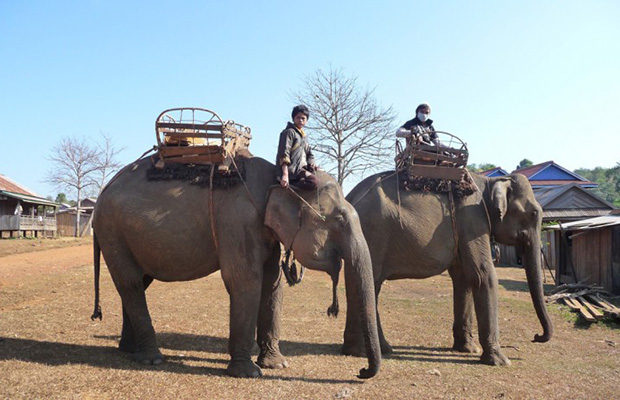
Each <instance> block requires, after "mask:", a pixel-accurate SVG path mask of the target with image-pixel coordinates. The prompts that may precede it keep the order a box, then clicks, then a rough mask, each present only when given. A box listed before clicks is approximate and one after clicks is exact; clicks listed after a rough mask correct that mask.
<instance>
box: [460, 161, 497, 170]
mask: <svg viewBox="0 0 620 400" xmlns="http://www.w3.org/2000/svg"><path fill="white" fill-rule="evenodd" d="M493 168H497V165H495V164H489V163H480V164H476V163H473V164H468V165H467V169H468V170H470V171H472V172H484V171H488V170H490V169H493Z"/></svg>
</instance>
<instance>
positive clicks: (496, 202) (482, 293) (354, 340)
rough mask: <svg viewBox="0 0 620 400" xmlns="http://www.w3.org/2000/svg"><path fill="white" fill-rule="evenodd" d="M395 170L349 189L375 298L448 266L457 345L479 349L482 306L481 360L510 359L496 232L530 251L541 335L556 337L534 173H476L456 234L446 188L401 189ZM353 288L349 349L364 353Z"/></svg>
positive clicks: (385, 346)
mask: <svg viewBox="0 0 620 400" xmlns="http://www.w3.org/2000/svg"><path fill="white" fill-rule="evenodd" d="M389 175H390V173H383V174H377V175H374V176H371V177H369V178H367V179H365V180H364V181H362V182H360V183H359V184H358V185H357V186H356V187H355V188H354V189H353V190H352V191H351V193H349V195H348V196H347V200H348V201H350V202H351V204H353V205H354V207H355V208H356V210H357V212H358V214H359V218H360V221H361V224H362V229H363V231H364V236H365V237H366V241H367V243H368V247H369V249H370V253H371V258H372V264H373V275H374V282H375V291H376V299H377V300H378V296H379V292H380V290H381V285H382V284H383V282H384V281H386V280H393V279H404V278H413V279H423V278H427V277H430V276H434V275H438V274H440V273H442V272H444V271H446V270H448V271H449V273H450V276H451V278H452V284H453V293H454V324H453V336H454V346H453V348H454V349H455V350H457V351H463V352H478V351H479V350H478V346H477V345H476V343H475V342H474V338H473V321H474V311H475V315H476V318H477V322H478V339H479V342H480V345H481V346H482V355H481V358H480V361H481V362H482V363H485V364H490V365H508V364H510V360H509V359H508V358H507V357H506V356H505V355H504V354H503V353H502V351H501V349H500V343H499V322H498V321H499V317H498V298H497V286H498V283H497V278H496V275H495V269H494V265H493V261H492V257H491V238H492V237H494V238H495V240H496V241H497V242H499V243H504V244H507V245H512V246H518V247H519V249H520V250H521V253H522V254H524V255H525V257H524V260H525V270H526V274H527V281H528V285H529V288H530V294H531V297H532V301H533V304H534V308H535V309H536V313H537V316H538V318H539V320H540V323H541V325H542V327H543V331H544V332H543V334H542V335H536V336H535V339H534V340H535V341H539V342H545V341H547V340H549V339H550V338H551V336H552V332H553V327H552V325H551V320H550V319H549V316H548V314H547V311H546V308H545V303H544V296H543V288H542V279H541V276H542V272H541V264H540V227H541V221H542V210H541V208H540V206H539V204H538V203H537V202H536V200H535V198H534V194H533V192H532V189H531V186H530V184H529V182H528V180H527V179H526V178H525V177H524V176H523V175H519V174H515V175H510V176H506V177H501V178H486V177H482V176H479V175H477V174H472V175H473V176H472V177H473V179H474V181H475V183H476V186H477V188H478V190H477V191H476V192H475V193H474V194H472V195H471V196H467V197H465V198H464V199H463V201H462V202H460V203H457V204H456V205H455V222H456V234H457V235H456V237H457V239H456V240H455V234H454V230H453V227H452V218H451V214H450V203H449V200H448V196H447V194H437V193H430V192H421V191H411V192H409V191H404V190H401V191H400V193H397V189H396V182H395V179H396V177H395V176H393V175H392V176H391V177H390V176H389ZM399 195H400V206H399V204H398V196H399ZM401 223H402V226H401ZM457 241H458V242H457ZM455 247H457V250H458V256H457V257H455ZM345 277H346V274H345ZM349 294H350V295H351V297H350V298H349V297H347V301H348V310H351V311H352V312H351V313H347V323H346V328H345V334H344V346H343V352H344V353H345V354H352V355H363V354H364V349H363V347H362V345H361V341H362V337H361V335H360V328H359V321H358V317H357V316H356V312H355V307H356V306H355V289H354V288H352V290H351V289H349V286H348V283H347V295H349ZM377 323H378V325H379V338H380V341H381V350H382V352H383V353H384V354H385V353H389V352H391V351H392V347H391V346H390V344H389V343H388V341H387V340H386V339H385V336H384V334H383V330H382V327H381V321H380V319H379V316H378V315H377Z"/></svg>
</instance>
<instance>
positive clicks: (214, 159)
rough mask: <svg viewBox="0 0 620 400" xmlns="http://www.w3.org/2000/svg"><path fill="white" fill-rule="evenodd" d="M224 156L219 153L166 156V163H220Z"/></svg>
mask: <svg viewBox="0 0 620 400" xmlns="http://www.w3.org/2000/svg"><path fill="white" fill-rule="evenodd" d="M225 159H226V158H225V157H223V156H220V155H213V156H211V155H209V156H182V157H166V158H165V159H164V161H165V162H167V163H179V164H221V163H223V162H224V161H225Z"/></svg>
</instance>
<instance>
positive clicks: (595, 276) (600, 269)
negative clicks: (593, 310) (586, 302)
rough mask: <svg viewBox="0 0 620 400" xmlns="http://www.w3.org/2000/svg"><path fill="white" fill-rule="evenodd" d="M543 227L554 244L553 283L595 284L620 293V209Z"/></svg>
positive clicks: (611, 291)
mask: <svg viewBox="0 0 620 400" xmlns="http://www.w3.org/2000/svg"><path fill="white" fill-rule="evenodd" d="M546 229H547V230H548V231H549V232H550V233H551V235H550V236H549V238H550V240H551V241H552V242H553V243H554V246H553V248H554V250H553V254H552V256H553V257H554V259H555V260H557V262H556V263H555V279H556V284H558V285H559V284H562V283H575V282H582V283H585V284H595V285H599V286H602V287H604V288H605V290H607V291H608V292H610V293H614V294H620V210H614V211H612V212H611V213H610V214H609V215H606V216H603V217H595V218H587V219H583V220H580V221H573V222H567V223H565V224H557V225H551V226H548V227H546Z"/></svg>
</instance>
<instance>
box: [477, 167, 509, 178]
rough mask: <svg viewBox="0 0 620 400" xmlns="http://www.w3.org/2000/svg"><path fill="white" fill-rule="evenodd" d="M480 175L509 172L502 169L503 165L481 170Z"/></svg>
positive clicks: (495, 174) (506, 173)
mask: <svg viewBox="0 0 620 400" xmlns="http://www.w3.org/2000/svg"><path fill="white" fill-rule="evenodd" d="M480 175H483V176H488V177H496V176H506V175H508V172H506V170H504V169H502V167H495V168H493V169H488V170H486V171H482V172H480Z"/></svg>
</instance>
